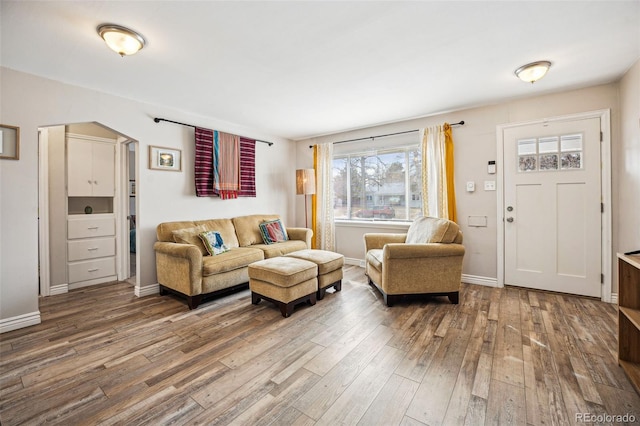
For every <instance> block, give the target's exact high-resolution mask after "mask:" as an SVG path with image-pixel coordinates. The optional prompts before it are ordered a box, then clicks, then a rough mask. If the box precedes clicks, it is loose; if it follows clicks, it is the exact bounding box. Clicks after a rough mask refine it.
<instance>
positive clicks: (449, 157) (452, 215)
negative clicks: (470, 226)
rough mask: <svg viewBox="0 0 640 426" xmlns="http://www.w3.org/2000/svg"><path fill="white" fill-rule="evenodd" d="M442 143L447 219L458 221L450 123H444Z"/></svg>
mask: <svg viewBox="0 0 640 426" xmlns="http://www.w3.org/2000/svg"><path fill="white" fill-rule="evenodd" d="M443 127H444V145H445V164H446V166H445V169H446V173H447V205H448V210H449V220H452V221H454V222H456V223H458V218H457V214H456V189H455V185H454V182H453V136H452V134H451V125H450V124H449V123H444V126H443Z"/></svg>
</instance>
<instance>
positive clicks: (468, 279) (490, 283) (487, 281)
mask: <svg viewBox="0 0 640 426" xmlns="http://www.w3.org/2000/svg"><path fill="white" fill-rule="evenodd" d="M462 282H463V283H467V284H477V285H484V286H487V287H498V279H497V278H489V277H480V276H478V275H467V274H462Z"/></svg>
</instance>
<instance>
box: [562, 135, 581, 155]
mask: <svg viewBox="0 0 640 426" xmlns="http://www.w3.org/2000/svg"><path fill="white" fill-rule="evenodd" d="M560 145H561V147H562V152H565V151H582V135H565V136H562V137H561V138H560Z"/></svg>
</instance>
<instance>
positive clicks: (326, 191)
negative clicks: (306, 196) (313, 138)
mask: <svg viewBox="0 0 640 426" xmlns="http://www.w3.org/2000/svg"><path fill="white" fill-rule="evenodd" d="M332 163H333V144H332V143H323V144H319V145H315V146H314V147H313V168H314V170H315V171H316V193H315V194H314V195H313V196H312V197H311V227H312V228H311V229H313V239H312V245H311V247H312V248H315V249H321V250H329V251H333V250H335V234H336V230H335V224H334V222H333V198H334V197H333V174H332V170H333V164H332Z"/></svg>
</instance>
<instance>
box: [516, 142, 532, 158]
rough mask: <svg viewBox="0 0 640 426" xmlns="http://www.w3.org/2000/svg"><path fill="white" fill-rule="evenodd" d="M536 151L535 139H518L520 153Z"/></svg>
mask: <svg viewBox="0 0 640 426" xmlns="http://www.w3.org/2000/svg"><path fill="white" fill-rule="evenodd" d="M535 153H536V140H535V139H521V140H519V141H518V155H527V154H535Z"/></svg>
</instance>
